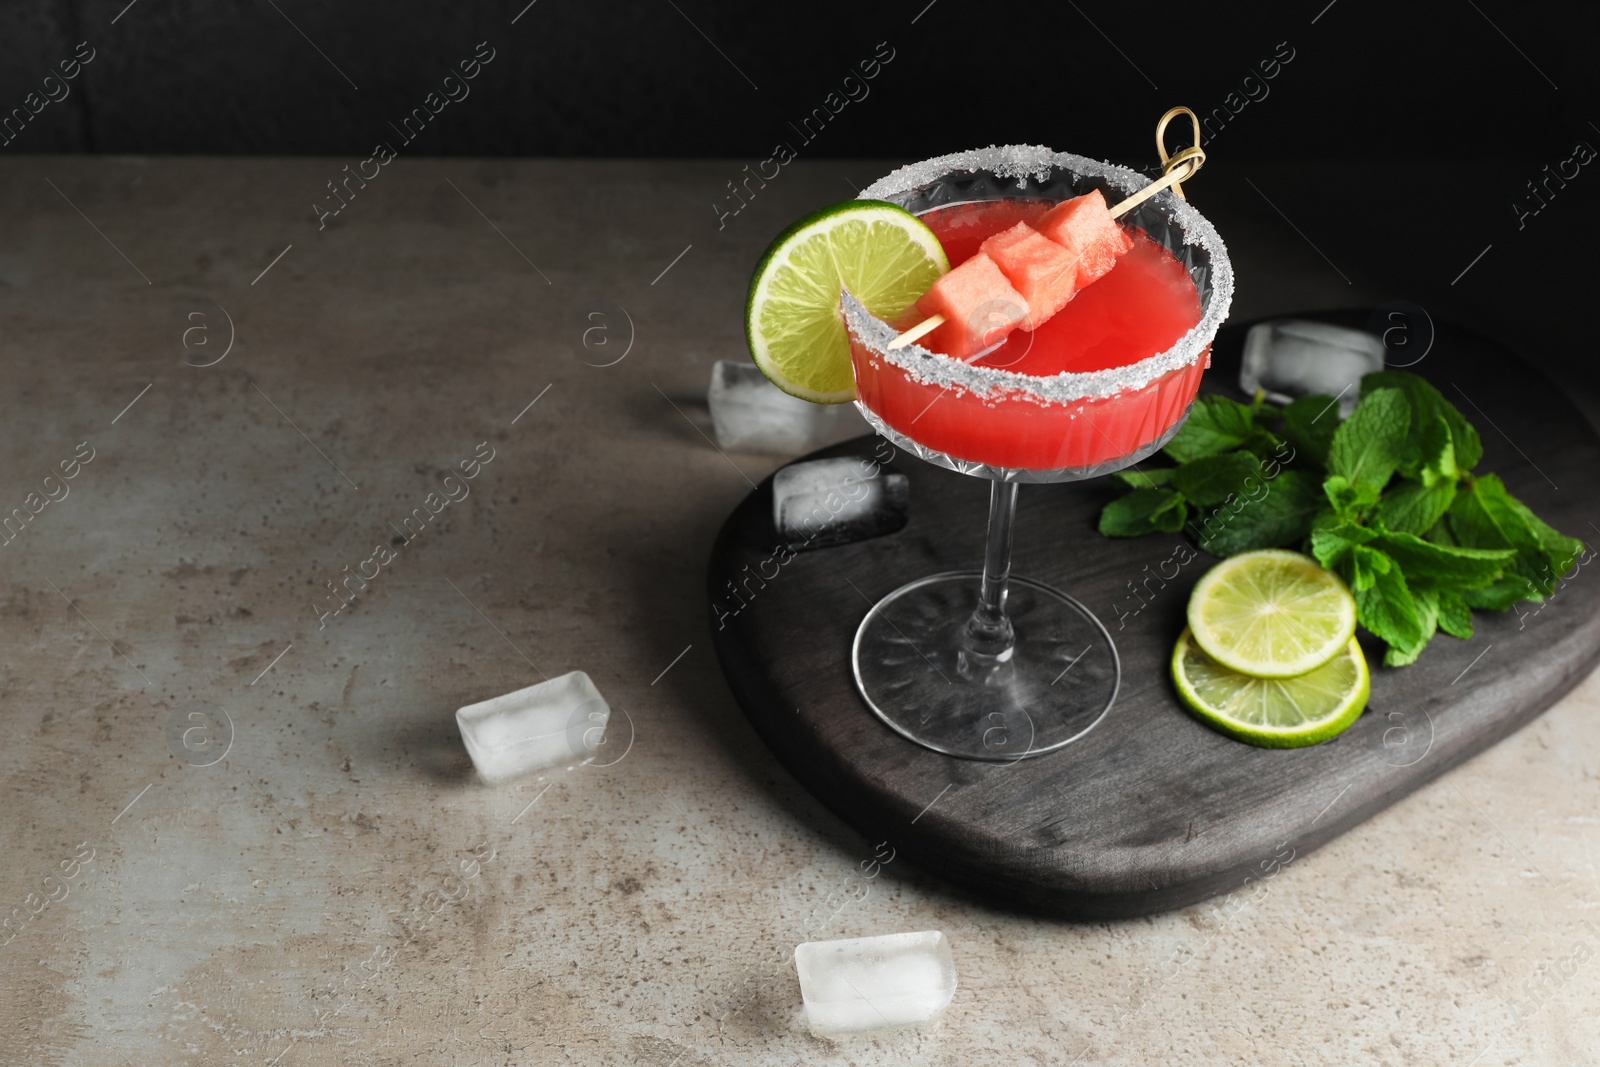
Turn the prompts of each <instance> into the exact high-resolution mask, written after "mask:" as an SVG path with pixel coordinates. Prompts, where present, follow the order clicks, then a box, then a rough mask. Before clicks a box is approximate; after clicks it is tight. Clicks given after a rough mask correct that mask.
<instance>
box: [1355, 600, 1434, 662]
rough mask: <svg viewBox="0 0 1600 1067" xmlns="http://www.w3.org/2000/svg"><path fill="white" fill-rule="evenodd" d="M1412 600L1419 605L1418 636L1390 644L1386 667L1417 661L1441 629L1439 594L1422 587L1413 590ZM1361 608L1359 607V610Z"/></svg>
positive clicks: (1386, 651)
mask: <svg viewBox="0 0 1600 1067" xmlns="http://www.w3.org/2000/svg"><path fill="white" fill-rule="evenodd" d="M1411 599H1412V602H1413V603H1415V604H1416V606H1417V622H1418V636H1417V639H1416V641H1414V642H1413V643H1412V644H1409V645H1404V646H1401V645H1390V646H1389V647H1388V649H1386V650H1385V651H1384V653H1383V665H1384V666H1385V667H1408V666H1410V665H1411V664H1413V663H1415V662H1417V657H1418V656H1420V655H1422V650H1423V649H1424V648H1426V647H1427V646H1428V642H1429V641H1432V640H1433V635H1434V634H1435V633H1437V632H1438V629H1439V596H1438V594H1437V593H1435V592H1434V591H1433V590H1431V589H1428V588H1425V587H1420V588H1413V589H1412V590H1411ZM1359 610H1360V608H1359V606H1358V607H1357V611H1358V612H1359Z"/></svg>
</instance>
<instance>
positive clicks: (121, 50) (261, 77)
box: [0, 0, 1600, 160]
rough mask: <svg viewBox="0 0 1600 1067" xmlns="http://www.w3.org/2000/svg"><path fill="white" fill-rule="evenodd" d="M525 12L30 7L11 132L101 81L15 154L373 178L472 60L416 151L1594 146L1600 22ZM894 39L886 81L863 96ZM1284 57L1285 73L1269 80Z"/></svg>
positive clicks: (1293, 151)
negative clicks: (345, 160)
mask: <svg viewBox="0 0 1600 1067" xmlns="http://www.w3.org/2000/svg"><path fill="white" fill-rule="evenodd" d="M526 5H527V0H506V2H496V3H467V4H423V3H416V2H400V3H387V4H379V3H372V2H365V3H361V2H356V3H339V4H333V3H327V2H320V0H206V2H201V0H134V2H133V3H132V5H131V6H130V5H129V4H128V0H21V2H15V0H14V2H9V3H6V4H4V6H3V7H0V108H3V109H6V110H7V111H9V110H10V109H12V108H26V104H25V99H26V98H27V94H28V93H29V92H31V91H41V96H40V97H36V98H34V100H38V99H42V98H43V92H42V90H41V85H42V82H43V79H44V78H45V77H46V76H47V75H49V74H50V73H52V72H53V71H55V70H56V69H57V66H58V63H59V61H61V60H63V59H66V58H68V57H70V56H71V55H72V54H73V51H74V47H75V46H76V45H77V43H78V42H80V41H87V42H88V43H89V46H90V47H91V48H92V49H93V52H94V58H93V60H92V61H90V62H89V63H88V64H87V65H86V66H84V67H83V69H82V71H81V73H80V74H79V76H78V77H77V78H76V79H75V80H73V81H71V82H69V83H65V88H66V89H67V90H69V95H67V96H66V97H65V98H64V99H63V100H62V101H61V102H59V103H50V104H48V105H46V106H44V107H43V108H42V110H40V111H39V113H38V114H37V115H32V114H31V113H30V114H29V121H28V122H27V123H26V126H25V127H23V128H22V129H21V132H20V134H18V133H17V130H16V128H15V127H16V126H21V124H20V123H16V124H15V125H14V128H13V130H12V131H11V133H12V135H13V136H14V139H12V140H10V142H9V143H7V144H5V145H4V146H3V147H0V152H117V153H280V154H329V155H340V156H352V155H356V154H359V155H360V156H363V157H364V156H366V155H367V154H369V153H370V151H371V148H372V145H373V144H374V142H376V141H377V140H380V139H392V137H393V134H392V133H391V130H390V126H389V124H390V123H399V121H400V120H401V118H402V117H403V116H405V115H407V114H408V113H410V112H411V111H412V109H413V108H417V107H421V106H423V103H424V98H425V97H426V95H427V94H428V93H429V92H430V91H439V90H440V87H441V82H442V79H443V78H444V77H445V76H446V75H448V74H450V73H451V72H452V71H453V70H455V68H456V66H457V64H458V62H459V61H460V60H462V59H466V58H468V57H470V56H472V54H473V52H474V49H475V47H476V46H477V45H478V43H479V42H487V45H488V48H490V49H492V50H493V54H494V59H493V60H492V62H491V63H490V64H489V65H488V66H486V67H484V68H483V70H482V72H481V73H480V74H479V76H478V77H477V78H476V79H474V80H473V81H472V82H471V83H470V84H469V85H468V86H467V88H468V89H470V94H471V95H470V96H468V97H466V98H465V99H463V100H461V101H459V102H457V103H451V104H449V105H448V106H446V107H445V108H444V110H443V111H442V113H441V114H440V115H439V117H438V119H437V120H435V121H433V122H432V123H431V124H430V125H429V127H428V129H427V132H426V133H424V134H423V135H422V136H421V137H419V138H418V139H417V140H416V142H415V143H414V144H412V145H410V146H408V148H407V150H406V151H407V154H412V155H414V154H440V155H472V156H546V155H549V156H732V157H742V158H750V159H760V158H764V157H766V156H767V155H769V154H770V153H771V151H772V148H773V146H774V144H775V143H776V142H778V141H780V140H783V141H788V142H790V143H791V144H793V145H794V147H796V148H799V147H801V143H800V142H799V141H798V140H797V137H796V135H795V134H794V133H793V132H792V130H791V127H790V126H789V124H790V123H791V122H793V123H798V122H799V120H800V119H801V118H802V117H803V116H805V115H807V114H809V113H811V112H812V111H813V109H815V108H819V107H825V106H826V100H827V96H828V94H829V93H830V92H838V93H839V96H838V97H835V98H834V99H835V100H836V101H837V100H842V99H844V98H845V90H847V89H850V90H851V91H853V92H855V94H856V95H857V96H860V95H861V94H862V92H863V90H864V91H865V92H867V93H868V94H869V95H867V96H866V98H865V99H861V100H858V101H856V102H852V103H847V104H846V105H845V106H843V107H842V108H841V109H840V110H839V112H838V114H837V116H836V117H834V116H832V114H831V112H830V115H829V117H830V122H829V123H828V125H827V127H826V128H825V130H824V131H823V132H822V133H821V134H820V135H817V136H816V137H815V140H814V142H813V143H811V144H810V145H807V146H805V153H804V154H807V155H814V156H833V157H841V156H873V157H879V158H883V157H897V156H921V155H927V154H929V152H930V151H933V150H941V151H942V150H951V149H955V148H959V147H969V146H973V145H980V144H987V143H992V142H999V143H1004V142H1008V141H1025V142H1035V143H1037V142H1043V143H1047V144H1052V145H1054V146H1056V147H1062V148H1074V149H1077V150H1082V151H1089V152H1091V153H1093V154H1096V155H1101V156H1105V157H1111V158H1124V159H1139V160H1144V159H1146V158H1147V157H1148V155H1149V153H1150V147H1151V145H1150V131H1151V123H1152V120H1153V119H1154V117H1155V116H1157V115H1159V114H1160V113H1161V112H1162V111H1163V110H1165V109H1166V108H1167V107H1168V106H1169V105H1171V104H1173V103H1179V102H1181V103H1186V104H1188V105H1189V106H1191V107H1193V108H1194V109H1195V110H1197V111H1200V110H1204V111H1206V112H1208V113H1210V112H1213V111H1214V109H1217V108H1226V107H1227V106H1228V104H1230V103H1231V104H1233V105H1234V108H1235V110H1237V111H1238V112H1239V113H1238V115H1237V116H1231V112H1226V114H1228V115H1229V116H1230V118H1229V122H1228V124H1227V125H1226V126H1223V127H1222V128H1220V129H1216V127H1214V129H1215V131H1216V137H1215V143H1216V146H1217V147H1218V148H1221V147H1222V146H1226V150H1227V152H1228V153H1229V154H1230V155H1231V156H1234V157H1235V158H1248V157H1263V156H1274V157H1284V156H1291V157H1312V156H1319V155H1330V156H1341V157H1351V156H1361V157H1369V158H1393V157H1409V158H1441V157H1453V158H1467V157H1472V156H1476V155H1487V156H1518V157H1529V158H1546V157H1548V158H1551V159H1554V158H1557V157H1561V156H1565V155H1566V154H1567V150H1568V148H1569V147H1570V145H1571V143H1572V141H1573V139H1574V137H1575V136H1577V135H1578V134H1580V133H1582V134H1583V135H1585V136H1588V135H1593V136H1594V137H1595V138H1596V139H1597V143H1600V131H1597V130H1596V129H1595V128H1594V127H1592V126H1590V125H1588V123H1589V121H1590V120H1591V118H1595V117H1596V116H1600V109H1594V111H1593V113H1591V110H1590V109H1591V106H1592V103H1593V101H1594V100H1595V89H1596V88H1597V84H1596V83H1597V80H1600V76H1597V74H1596V68H1595V64H1594V62H1593V60H1592V53H1593V51H1594V48H1595V45H1596V42H1597V40H1600V4H1595V3H1582V4H1580V3H1543V4H1518V3H1512V2H1510V0H1421V2H1417V0H1389V2H1387V3H1379V2H1376V0H1334V2H1333V3H1332V4H1331V5H1330V4H1329V3H1328V0H1287V2H1286V0H1276V2H1259V0H1257V2H1228V3H1220V2H1214V3H1197V2H1192V0H1191V2H1185V3H1165V2H1146V3H1138V4H1134V3H1126V2H1122V3H1116V2H1112V0H1053V2H1051V3H1035V4H1021V3H1012V4H982V3H974V2H973V0H935V2H934V3H933V4H932V5H931V6H930V5H929V4H928V0H887V2H881V3H873V4H867V3H859V2H857V3H812V4H795V3H788V4H781V5H778V4H760V3H750V2H748V0H640V2H637V3H623V2H620V0H600V2H586V0H537V2H535V3H534V4H533V5H532V6H531V7H529V6H526ZM513 19H515V22H514V23H513ZM913 20H915V21H913ZM879 42H887V48H888V49H891V50H892V54H893V56H894V58H893V59H892V61H890V62H889V63H888V64H887V65H886V66H884V67H882V69H881V70H880V71H879V72H878V75H877V77H876V78H874V79H872V80H871V81H870V82H862V83H861V85H860V86H859V87H856V88H852V87H851V86H846V85H845V84H844V79H845V78H846V77H847V76H849V75H851V74H852V73H853V72H854V73H857V75H858V76H859V72H858V71H857V65H858V63H859V62H860V61H861V60H864V59H870V58H871V57H872V56H873V53H874V51H875V50H876V49H877V46H878V44H879ZM1280 42H1286V44H1282V45H1280ZM1275 53H1276V54H1277V55H1278V56H1282V55H1285V54H1289V55H1292V57H1293V58H1292V59H1290V60H1289V62H1287V63H1280V64H1279V66H1278V68H1277V69H1276V71H1275V76H1274V77H1272V78H1270V79H1267V78H1263V77H1261V74H1262V71H1261V69H1260V65H1261V64H1262V63H1263V62H1266V63H1268V64H1270V63H1271V62H1272V61H1273V60H1274V58H1275ZM1268 69H1271V68H1270V66H1269V68H1268ZM1252 73H1255V75H1256V77H1257V79H1258V80H1257V81H1256V82H1251V83H1248V84H1246V83H1245V81H1244V79H1245V78H1246V76H1248V75H1251V74H1252ZM49 91H51V92H54V93H56V94H57V95H59V94H60V93H61V91H62V90H61V89H60V88H56V87H53V86H52V87H49ZM459 91H460V90H457V92H459ZM1247 92H1248V93H1249V94H1250V95H1253V96H1255V97H1256V98H1257V99H1255V100H1253V101H1250V100H1249V96H1247V95H1246V94H1247ZM1230 93H1234V94H1235V95H1234V96H1233V97H1231V98H1230V97H1229V94H1230ZM1243 101H1249V102H1243ZM1241 102H1243V103H1241ZM1269 111H1270V112H1273V113H1274V114H1273V118H1272V119H1271V120H1256V119H1254V118H1252V117H1251V116H1252V113H1256V114H1260V113H1262V112H1269Z"/></svg>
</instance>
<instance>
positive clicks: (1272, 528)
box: [1189, 470, 1321, 556]
mask: <svg viewBox="0 0 1600 1067" xmlns="http://www.w3.org/2000/svg"><path fill="white" fill-rule="evenodd" d="M1246 484H1247V485H1249V486H1250V487H1251V488H1250V489H1249V490H1248V491H1247V492H1246V493H1244V494H1239V495H1235V496H1234V497H1233V498H1232V499H1231V500H1227V501H1224V502H1223V504H1222V505H1221V506H1220V507H1217V508H1215V509H1213V510H1212V511H1211V512H1210V514H1207V515H1205V516H1204V517H1200V516H1197V517H1196V518H1195V520H1194V521H1193V522H1191V523H1190V524H1189V532H1190V535H1191V536H1193V537H1194V539H1195V543H1196V544H1198V545H1199V546H1200V547H1201V548H1203V549H1205V550H1206V551H1207V552H1210V553H1211V554H1212V555H1214V556H1233V555H1237V554H1238V553H1240V552H1250V551H1253V550H1255V549H1258V548H1280V547H1282V546H1284V545H1292V544H1296V543H1298V542H1300V541H1303V540H1305V537H1306V535H1307V534H1308V533H1310V531H1311V520H1312V518H1313V517H1314V516H1315V515H1316V513H1317V508H1318V507H1319V506H1320V504H1321V500H1320V496H1321V494H1320V493H1319V491H1318V486H1317V480H1316V479H1315V478H1314V477H1312V476H1311V475H1309V474H1307V473H1305V472H1304V471H1293V470H1286V471H1284V472H1283V473H1281V474H1279V475H1278V476H1277V477H1276V478H1272V479H1270V480H1263V481H1256V480H1255V479H1250V480H1249V481H1248V482H1247V483H1246Z"/></svg>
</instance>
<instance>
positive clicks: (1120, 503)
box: [1100, 489, 1189, 537]
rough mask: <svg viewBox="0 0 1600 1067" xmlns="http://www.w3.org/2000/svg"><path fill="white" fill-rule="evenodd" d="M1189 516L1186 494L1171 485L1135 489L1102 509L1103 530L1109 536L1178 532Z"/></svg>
mask: <svg viewBox="0 0 1600 1067" xmlns="http://www.w3.org/2000/svg"><path fill="white" fill-rule="evenodd" d="M1188 517H1189V508H1188V505H1187V504H1185V503H1184V499H1183V494H1182V493H1175V492H1173V491H1172V490H1170V489H1135V490H1134V491H1133V492H1131V493H1129V494H1128V495H1127V496H1125V497H1122V498H1120V499H1117V500H1113V501H1112V502H1111V503H1109V504H1107V505H1106V506H1105V509H1104V510H1103V511H1101V512H1100V532H1101V533H1103V534H1105V535H1106V536H1107V537H1138V536H1140V535H1142V534H1147V533H1158V532H1160V533H1177V532H1178V531H1179V530H1181V529H1183V523H1184V520H1186V519H1187V518H1188Z"/></svg>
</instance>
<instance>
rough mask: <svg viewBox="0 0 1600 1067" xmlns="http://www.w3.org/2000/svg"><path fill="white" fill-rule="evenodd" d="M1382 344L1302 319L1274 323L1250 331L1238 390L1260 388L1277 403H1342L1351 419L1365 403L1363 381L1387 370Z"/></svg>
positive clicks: (1341, 409)
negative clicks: (1314, 399) (1316, 399)
mask: <svg viewBox="0 0 1600 1067" xmlns="http://www.w3.org/2000/svg"><path fill="white" fill-rule="evenodd" d="M1383 353H1384V348H1383V339H1382V338H1380V337H1376V336H1374V335H1372V334H1370V333H1366V332H1364V331H1362V330H1350V329H1346V328H1345V327H1343V326H1330V325H1328V324H1327V323H1325V322H1306V321H1304V320H1302V319H1273V320H1272V321H1270V322H1263V323H1258V324H1257V325H1255V326H1252V327H1250V332H1249V334H1247V335H1246V336H1245V339H1244V361H1243V363H1242V364H1241V365H1240V367H1239V388H1241V389H1243V390H1244V391H1245V392H1246V393H1251V394H1254V393H1255V391H1256V390H1257V389H1261V390H1263V391H1264V392H1265V393H1266V394H1267V399H1268V400H1271V401H1272V402H1273V403H1275V404H1287V403H1289V402H1290V401H1291V400H1293V399H1295V398H1296V397H1301V396H1312V395H1314V394H1317V393H1321V394H1323V395H1324V396H1336V397H1338V398H1339V413H1340V414H1341V415H1349V414H1350V412H1352V411H1354V410H1355V406H1356V401H1357V400H1359V399H1360V398H1361V376H1362V375H1363V374H1371V373H1372V372H1373V371H1379V370H1382V369H1383Z"/></svg>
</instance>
